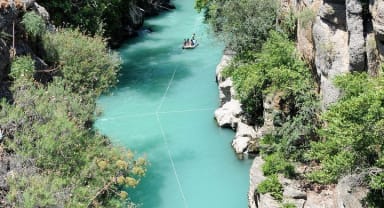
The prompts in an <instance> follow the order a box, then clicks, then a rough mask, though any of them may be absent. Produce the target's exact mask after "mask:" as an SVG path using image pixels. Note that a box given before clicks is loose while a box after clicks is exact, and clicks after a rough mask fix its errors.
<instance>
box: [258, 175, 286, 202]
mask: <svg viewBox="0 0 384 208" xmlns="http://www.w3.org/2000/svg"><path fill="white" fill-rule="evenodd" d="M257 192H259V193H261V194H266V193H270V194H271V196H273V198H275V199H277V200H279V201H281V200H282V199H283V186H282V185H281V184H280V182H279V179H278V177H277V175H276V174H273V175H270V176H268V177H267V178H266V179H265V180H264V181H262V182H261V183H260V184H259V185H258V186H257Z"/></svg>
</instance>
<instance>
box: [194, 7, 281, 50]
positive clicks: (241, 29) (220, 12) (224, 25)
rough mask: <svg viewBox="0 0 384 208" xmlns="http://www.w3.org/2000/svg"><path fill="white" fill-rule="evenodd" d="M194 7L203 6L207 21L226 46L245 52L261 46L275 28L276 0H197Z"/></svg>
mask: <svg viewBox="0 0 384 208" xmlns="http://www.w3.org/2000/svg"><path fill="white" fill-rule="evenodd" d="M196 8H197V9H198V10H201V9H202V8H206V12H207V14H206V18H207V21H208V22H209V23H210V24H211V26H212V27H213V30H214V31H215V32H217V35H218V36H219V37H220V38H221V39H222V40H224V42H225V43H226V45H227V46H229V47H231V48H232V49H234V50H236V51H239V52H245V51H247V50H260V49H261V46H262V44H263V42H264V41H265V40H266V39H267V37H268V33H269V31H270V30H272V29H274V28H275V22H276V15H277V8H278V5H277V1H275V0H272V1H271V0H242V1H223V0H210V1H204V0H203V1H201V0H199V1H196Z"/></svg>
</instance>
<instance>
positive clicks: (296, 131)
mask: <svg viewBox="0 0 384 208" xmlns="http://www.w3.org/2000/svg"><path fill="white" fill-rule="evenodd" d="M242 55H243V57H246V59H245V60H244V59H243V60H241V61H238V63H235V64H233V65H232V66H230V67H229V68H227V69H226V72H225V73H226V75H230V76H231V77H232V79H233V81H234V86H235V88H236V91H237V92H238V96H239V98H240V100H241V102H242V104H243V108H244V110H245V112H246V115H247V116H248V118H249V119H250V120H252V121H254V122H255V123H256V124H257V125H262V121H263V117H262V116H263V110H264V108H263V99H264V98H265V97H266V96H271V95H273V96H279V97H280V98H281V100H280V102H279V103H278V105H280V106H279V107H280V109H281V110H280V111H276V112H275V118H274V122H275V131H274V132H272V134H271V135H270V136H269V138H271V139H269V141H268V140H266V141H265V142H264V146H263V148H264V149H269V152H270V151H272V152H274V151H277V152H281V153H282V155H283V156H284V157H285V158H289V157H292V159H295V160H303V157H302V155H303V152H304V151H305V149H307V148H308V146H309V141H310V140H311V139H313V138H314V137H315V136H316V128H317V118H316V113H317V111H318V104H317V96H316V93H315V87H314V86H313V83H314V81H313V80H312V78H311V74H310V72H309V71H310V70H309V69H308V67H307V66H306V65H305V64H304V62H303V61H301V59H300V57H299V56H298V55H297V54H296V51H295V46H294V43H293V42H291V41H289V40H288V38H287V37H286V36H285V35H283V34H280V33H277V32H271V33H270V37H269V39H268V40H267V42H266V43H265V44H264V45H263V48H262V50H261V52H259V53H248V54H245V55H244V54H242ZM243 62H247V63H243ZM272 138H273V139H272Z"/></svg>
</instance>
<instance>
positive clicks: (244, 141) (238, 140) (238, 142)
mask: <svg viewBox="0 0 384 208" xmlns="http://www.w3.org/2000/svg"><path fill="white" fill-rule="evenodd" d="M250 140H251V138H250V137H248V136H238V137H235V139H233V141H232V147H233V149H235V152H236V153H237V154H242V153H244V152H245V150H246V149H247V147H248V145H249V141H250Z"/></svg>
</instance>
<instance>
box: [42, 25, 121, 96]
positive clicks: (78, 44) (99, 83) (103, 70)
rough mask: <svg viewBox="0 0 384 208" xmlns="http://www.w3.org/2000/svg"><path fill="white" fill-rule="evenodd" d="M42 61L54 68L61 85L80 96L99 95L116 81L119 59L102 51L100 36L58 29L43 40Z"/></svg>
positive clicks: (104, 48) (103, 46) (105, 50)
mask: <svg viewBox="0 0 384 208" xmlns="http://www.w3.org/2000/svg"><path fill="white" fill-rule="evenodd" d="M43 44H44V48H45V50H46V57H45V59H46V60H47V61H48V62H49V63H50V64H51V65H53V66H55V67H56V68H57V70H58V71H60V73H58V75H59V76H62V77H63V84H65V85H66V86H67V87H69V88H70V89H72V91H73V92H76V93H80V94H87V93H92V94H94V95H96V96H97V95H100V94H101V93H102V92H105V91H106V90H108V89H109V87H110V86H112V85H114V84H115V83H116V81H117V79H116V78H117V71H118V70H119V69H120V63H121V62H120V58H119V57H118V55H117V54H116V53H112V52H111V51H109V50H108V49H107V48H106V42H105V40H104V39H103V38H102V37H100V36H95V37H89V36H86V35H84V34H83V33H81V32H80V31H79V30H72V29H60V30H59V32H56V33H47V34H46V35H45V36H44V38H43Z"/></svg>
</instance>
